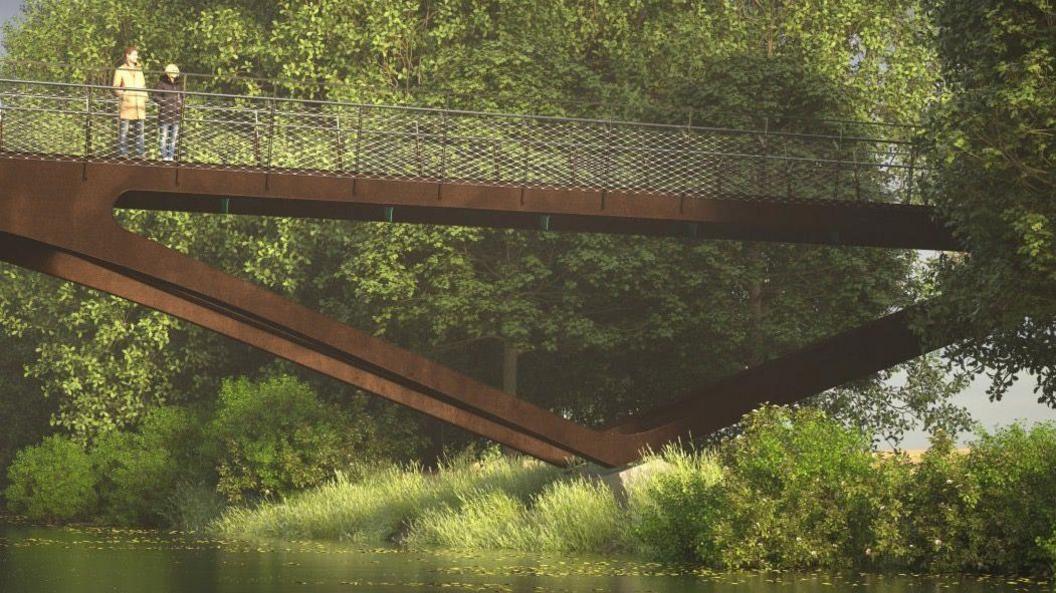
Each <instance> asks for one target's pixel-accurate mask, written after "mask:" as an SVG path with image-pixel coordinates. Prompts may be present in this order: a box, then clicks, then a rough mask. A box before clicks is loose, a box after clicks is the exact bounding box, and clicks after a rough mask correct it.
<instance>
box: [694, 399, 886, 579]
mask: <svg viewBox="0 0 1056 593" xmlns="http://www.w3.org/2000/svg"><path fill="white" fill-rule="evenodd" d="M742 424H743V427H744V432H743V434H741V435H739V436H738V437H736V438H733V439H731V440H730V441H727V442H726V443H725V444H724V445H723V446H722V456H723V459H724V461H725V463H726V465H727V466H728V468H729V470H728V474H727V479H726V482H725V487H724V489H723V490H724V500H723V510H722V511H721V513H720V516H719V518H718V521H717V522H716V524H715V526H714V527H713V528H712V530H711V537H713V538H714V539H713V540H712V541H710V542H707V541H705V542H702V543H701V544H700V545H699V546H698V550H699V553H698V556H699V557H700V558H701V559H702V560H705V561H709V562H710V561H712V560H713V559H712V558H710V557H709V556H710V555H711V554H716V555H717V556H718V560H719V562H718V564H721V565H723V566H725V567H728V568H769V567H774V568H813V567H827V568H832V567H838V566H843V565H848V564H859V563H864V562H866V561H868V558H869V554H870V552H871V551H872V550H875V549H881V548H882V549H889V550H890V549H898V548H899V547H900V546H899V545H898V544H897V542H885V541H882V540H881V537H880V535H881V534H886V535H890V534H897V533H898V529H897V527H896V526H897V523H898V521H899V520H900V513H899V512H898V509H899V505H898V504H896V503H897V500H896V497H895V494H896V489H894V488H892V487H891V485H890V484H886V483H884V482H883V480H884V479H885V478H888V479H890V478H894V477H895V476H897V472H892V471H882V472H881V471H877V464H878V463H882V462H880V461H878V460H877V459H876V457H875V456H874V455H873V453H872V450H871V446H870V445H871V443H870V441H869V439H868V438H867V437H866V436H865V435H864V434H862V433H861V432H860V431H857V430H853V429H849V428H846V427H844V426H843V425H841V424H840V423H839V422H836V421H835V420H832V419H831V418H828V417H827V416H826V415H825V414H824V413H822V412H819V411H817V410H813V409H801V410H789V409H787V408H776V407H766V408H761V409H759V410H756V411H754V412H752V413H749V414H748V415H746V416H745V417H744V419H743V420H742Z"/></svg>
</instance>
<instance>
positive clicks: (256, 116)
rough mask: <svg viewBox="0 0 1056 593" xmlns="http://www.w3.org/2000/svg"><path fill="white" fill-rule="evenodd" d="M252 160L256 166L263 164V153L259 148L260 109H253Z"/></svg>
mask: <svg viewBox="0 0 1056 593" xmlns="http://www.w3.org/2000/svg"><path fill="white" fill-rule="evenodd" d="M253 160H255V161H256V162H257V167H263V166H264V154H263V153H262V152H261V148H260V110H259V109H256V108H254V109H253Z"/></svg>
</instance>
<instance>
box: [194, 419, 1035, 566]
mask: <svg viewBox="0 0 1056 593" xmlns="http://www.w3.org/2000/svg"><path fill="white" fill-rule="evenodd" d="M744 426H745V432H744V433H743V434H742V436H740V437H738V438H735V439H732V440H730V441H727V442H726V443H723V444H722V445H720V446H718V447H717V448H715V449H713V450H708V451H696V452H691V451H686V450H684V449H679V448H670V449H668V450H666V451H664V452H662V453H660V454H658V455H655V456H653V457H652V458H651V459H650V461H651V463H652V464H653V465H654V466H655V467H657V468H660V469H658V470H657V471H653V472H652V473H649V474H647V475H643V476H641V478H640V479H638V480H636V481H633V482H632V483H630V484H628V486H627V490H626V492H625V493H619V492H614V491H613V490H612V489H611V488H610V487H609V486H607V485H605V484H603V483H601V482H600V481H598V480H597V479H594V478H592V477H589V476H586V475H584V474H583V473H582V472H579V471H565V470H559V469H556V468H552V467H548V466H545V465H542V464H539V463H537V462H534V461H530V460H524V459H510V458H505V457H502V456H498V455H495V456H492V457H490V458H486V459H475V460H469V459H466V460H462V461H458V462H453V463H451V464H449V465H448V466H446V467H443V468H441V469H440V470H439V471H437V472H435V473H425V472H422V471H419V470H418V469H416V468H413V467H412V468H396V467H389V468H384V469H379V470H376V471H369V472H365V473H364V474H363V475H362V477H360V478H358V479H345V478H340V477H339V478H338V479H336V480H334V481H332V482H331V483H329V484H327V485H324V486H322V487H320V488H316V489H313V490H310V491H307V492H303V493H301V494H298V495H295V496H291V497H289V498H287V499H285V500H283V501H277V502H268V503H264V504H261V505H259V506H257V507H254V508H236V509H231V510H229V511H227V512H226V513H225V514H224V515H223V517H222V518H221V519H219V520H218V521H217V522H216V523H215V524H214V529H215V530H216V532H217V534H219V535H220V536H222V537H225V538H246V539H254V538H272V539H275V538H277V539H285V540H303V539H322V540H340V541H356V542H365V543H369V542H391V543H397V544H400V545H402V546H405V547H407V548H412V549H426V548H431V547H436V546H439V547H444V548H454V549H468V550H497V549H507V550H532V551H550V552H580V553H600V554H613V553H618V554H633V555H634V556H636V557H639V558H643V559H648V560H662V561H673V562H689V563H693V564H696V565H700V566H706V567H714V568H718V569H723V570H743V569H781V570H809V569H843V568H855V569H859V570H876V571H882V570H911V571H917V572H935V573H942V572H977V573H1000V574H1034V575H1049V574H1051V573H1052V572H1053V569H1054V565H1056V427H1054V426H1052V425H1040V426H1038V427H1035V428H1034V429H1032V430H1030V431H1026V430H1023V429H1021V428H1018V427H1010V428H1008V429H1006V430H1003V431H1000V432H998V433H996V434H993V435H986V434H983V435H979V437H978V439H977V440H976V442H975V443H974V444H973V446H972V448H971V450H970V451H969V452H967V453H964V452H958V451H955V450H954V449H953V447H952V443H951V442H950V441H949V440H948V439H939V440H937V441H936V442H935V443H934V446H933V447H932V449H930V450H929V451H928V452H927V453H925V454H924V455H922V456H921V457H920V459H919V460H918V461H917V462H912V461H911V460H910V459H909V458H908V457H907V456H904V455H885V456H876V455H874V454H873V452H872V450H871V448H870V446H869V442H868V439H866V438H865V437H864V436H863V435H861V434H860V433H857V432H855V431H853V430H849V429H847V428H845V427H843V426H841V425H839V424H838V423H836V422H833V421H832V420H830V419H827V418H825V417H824V416H823V415H821V414H818V413H816V412H810V411H799V412H790V411H788V410H784V409H778V408H769V409H764V410H761V411H759V412H756V413H753V414H751V415H749V416H748V417H746V419H745V424H744Z"/></svg>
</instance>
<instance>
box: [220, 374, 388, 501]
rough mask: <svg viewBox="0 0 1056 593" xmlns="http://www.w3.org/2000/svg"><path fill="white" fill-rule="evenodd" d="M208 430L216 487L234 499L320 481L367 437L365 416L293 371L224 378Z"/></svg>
mask: <svg viewBox="0 0 1056 593" xmlns="http://www.w3.org/2000/svg"><path fill="white" fill-rule="evenodd" d="M210 432H211V435H212V441H213V445H214V446H215V447H216V451H215V457H216V459H217V460H218V461H217V473H218V474H219V482H218V485H217V490H218V491H219V492H220V493H222V494H223V495H224V496H225V497H226V498H227V499H228V500H230V501H232V502H242V501H245V500H246V499H247V498H255V497H260V496H282V495H286V494H290V493H292V492H294V491H297V490H303V489H305V488H308V487H311V486H316V485H319V484H321V483H323V482H324V481H325V480H326V479H327V478H329V477H332V476H333V475H334V471H335V470H336V469H338V468H340V467H343V466H345V465H347V464H349V463H350V462H352V461H353V459H354V454H355V452H356V451H357V450H362V449H364V448H366V447H368V445H369V442H370V440H371V435H370V432H369V428H368V425H367V423H353V422H352V421H351V419H350V418H348V417H347V415H346V414H345V413H344V412H343V411H342V410H341V409H340V408H338V407H336V406H333V405H329V404H326V403H323V402H321V401H319V399H318V398H317V397H316V395H315V393H314V392H313V391H312V390H311V388H310V387H308V386H307V385H306V384H304V383H302V382H300V381H298V380H297V379H295V378H293V377H278V378H274V379H269V380H265V381H262V382H252V381H249V380H248V379H237V380H228V381H224V383H223V385H222V387H221V389H220V398H219V403H218V408H217V411H216V417H215V418H214V420H213V422H212V424H211V427H210Z"/></svg>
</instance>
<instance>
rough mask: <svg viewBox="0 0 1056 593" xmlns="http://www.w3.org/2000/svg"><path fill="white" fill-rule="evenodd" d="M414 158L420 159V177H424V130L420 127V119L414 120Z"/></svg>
mask: <svg viewBox="0 0 1056 593" xmlns="http://www.w3.org/2000/svg"><path fill="white" fill-rule="evenodd" d="M414 158H415V160H417V161H418V177H424V176H425V174H424V171H423V170H424V166H423V164H422V130H421V128H420V127H418V120H417V119H415V120H414Z"/></svg>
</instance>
